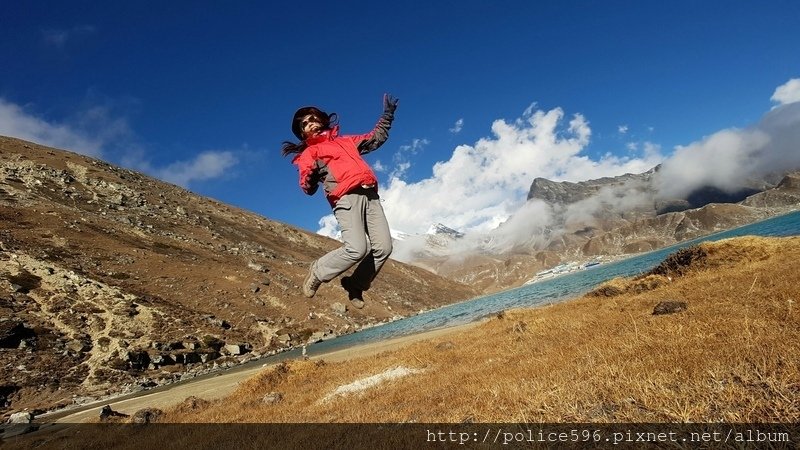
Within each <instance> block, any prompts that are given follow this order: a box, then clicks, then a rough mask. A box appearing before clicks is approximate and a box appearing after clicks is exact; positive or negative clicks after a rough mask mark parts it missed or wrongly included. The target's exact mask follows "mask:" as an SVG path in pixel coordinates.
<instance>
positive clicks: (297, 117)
mask: <svg viewBox="0 0 800 450" xmlns="http://www.w3.org/2000/svg"><path fill="white" fill-rule="evenodd" d="M309 114H313V115H314V116H316V117H317V119H319V121H320V123H321V124H322V127H323V128H328V127H329V126H330V122H331V121H330V116H328V115H327V114H325V113H324V112H322V111H321V110H320V109H319V108H317V107H314V106H304V107H302V108H300V109H298V110H297V112H295V113H294V117H292V133H294V135H295V136H297V139H301V140H302V139H303V124H302V123H301V122H302V120H303V117H305V116H307V115H309Z"/></svg>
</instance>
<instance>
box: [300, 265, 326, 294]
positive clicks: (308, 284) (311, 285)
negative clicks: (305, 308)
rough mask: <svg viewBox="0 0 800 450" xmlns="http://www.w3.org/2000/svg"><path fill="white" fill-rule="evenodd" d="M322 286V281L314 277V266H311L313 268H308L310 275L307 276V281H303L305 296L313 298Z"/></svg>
mask: <svg viewBox="0 0 800 450" xmlns="http://www.w3.org/2000/svg"><path fill="white" fill-rule="evenodd" d="M321 284H322V281H320V280H319V279H318V278H317V276H316V275H314V264H311V267H309V268H308V275H306V279H305V280H303V295H305V296H306V297H308V298H311V297H313V296H314V294H316V293H317V289H319V286H320V285H321Z"/></svg>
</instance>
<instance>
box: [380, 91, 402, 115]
mask: <svg viewBox="0 0 800 450" xmlns="http://www.w3.org/2000/svg"><path fill="white" fill-rule="evenodd" d="M399 101H400V100H399V99H397V98H395V97H393V96H392V94H383V112H387V113H390V114H394V110H395V109H397V103H398V102H399Z"/></svg>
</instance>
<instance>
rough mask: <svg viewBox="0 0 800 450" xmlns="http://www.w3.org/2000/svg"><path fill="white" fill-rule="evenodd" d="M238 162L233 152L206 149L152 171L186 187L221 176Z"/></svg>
mask: <svg viewBox="0 0 800 450" xmlns="http://www.w3.org/2000/svg"><path fill="white" fill-rule="evenodd" d="M237 162H238V160H237V158H236V156H234V154H233V152H229V151H205V152H202V153H200V154H199V155H197V156H196V157H195V158H193V159H191V160H189V161H176V162H173V163H171V164H169V165H168V166H166V167H162V168H157V169H152V170H151V171H150V172H151V173H153V174H154V175H155V176H156V177H157V178H159V179H161V180H164V181H168V182H170V183H175V184H177V185H179V186H184V187H186V186H188V185H189V184H190V183H192V182H194V181H205V180H209V179H212V178H217V177H220V176H222V175H224V174H225V173H226V172H227V171H228V170H230V169H231V168H232V167H233V166H235V165H236V163H237Z"/></svg>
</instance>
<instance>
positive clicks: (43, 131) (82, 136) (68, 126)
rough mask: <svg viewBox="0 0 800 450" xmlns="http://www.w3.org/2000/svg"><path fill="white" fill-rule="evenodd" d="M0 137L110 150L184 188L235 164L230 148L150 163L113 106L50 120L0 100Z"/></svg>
mask: <svg viewBox="0 0 800 450" xmlns="http://www.w3.org/2000/svg"><path fill="white" fill-rule="evenodd" d="M0 135H5V136H12V137H16V138H19V139H24V140H26V141H31V142H35V143H37V144H42V145H46V146H49V147H55V148H60V149H64V150H69V151H73V152H76V153H80V154H83V155H86V156H90V157H93V158H101V159H106V160H108V159H110V156H109V154H110V153H115V154H118V155H117V156H118V159H119V161H121V163H120V164H121V165H123V166H124V167H127V168H130V169H134V170H138V171H141V172H144V173H147V174H149V175H151V176H154V177H156V178H159V179H161V180H164V181H167V182H170V183H174V184H177V185H180V186H183V187H188V186H189V185H190V184H191V183H193V182H197V181H205V180H209V179H213V178H217V177H220V176H223V175H225V174H226V173H227V172H229V171H230V169H231V168H233V167H234V166H235V165H236V164H237V163H238V158H237V157H236V155H235V154H234V153H233V152H231V151H204V152H201V153H199V154H198V155H197V156H195V157H193V158H191V159H189V160H183V161H174V162H171V163H169V164H167V165H165V166H161V167H157V166H153V165H152V164H151V163H150V162H149V160H148V158H147V152H146V151H145V149H144V148H142V146H141V145H138V144H136V143H135V141H136V137H135V134H134V133H133V131H132V130H131V128H130V126H129V125H128V121H127V120H126V119H125V118H123V117H118V116H115V115H114V114H113V113H112V111H111V108H109V107H107V106H104V105H92V106H89V107H87V108H85V109H83V110H81V111H78V112H76V113H75V114H74V115H73V116H72V117H70V118H69V119H68V120H67V121H65V122H53V121H48V120H46V119H44V118H41V117H37V116H36V115H34V114H33V113H31V112H28V111H26V110H25V108H23V107H20V106H19V105H16V104H14V103H12V102H9V101H7V100H5V99H3V98H0Z"/></svg>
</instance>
